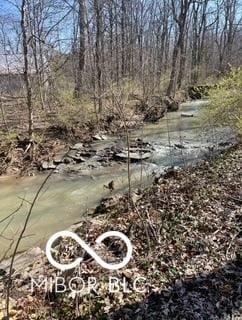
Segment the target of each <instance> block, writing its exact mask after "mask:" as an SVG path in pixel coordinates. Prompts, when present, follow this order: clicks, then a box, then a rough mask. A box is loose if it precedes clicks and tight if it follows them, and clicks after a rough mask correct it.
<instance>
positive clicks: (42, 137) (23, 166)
mask: <svg viewBox="0 0 242 320" xmlns="http://www.w3.org/2000/svg"><path fill="white" fill-rule="evenodd" d="M185 98H186V95H185V94H184V93H180V94H178V95H177V96H176V97H175V99H172V98H169V97H163V98H162V97H160V96H151V97H148V98H143V97H141V96H139V95H132V96H130V97H129V100H128V102H127V103H126V105H125V106H123V108H122V113H123V114H122V116H121V115H120V110H116V109H114V108H110V107H108V106H107V107H104V110H103V114H102V116H101V117H100V118H99V120H98V122H97V119H96V118H95V117H93V116H92V117H90V119H86V120H85V121H84V122H83V119H82V116H81V115H76V116H75V117H74V118H73V119H72V122H71V123H70V122H69V123H68V125H65V124H63V123H61V124H60V123H59V122H58V121H59V120H57V115H58V111H56V112H55V113H53V112H49V113H48V112H47V114H40V115H39V116H38V117H35V118H34V124H35V132H34V143H33V145H32V146H31V148H30V144H29V140H28V139H27V134H26V132H27V126H26V124H27V123H28V120H27V114H26V108H25V107H24V105H23V101H22V100H21V101H20V102H18V103H17V102H16V101H15V100H14V102H12V101H11V100H9V99H8V100H7V101H8V105H7V106H6V108H5V109H4V110H5V111H4V112H5V113H4V119H3V120H2V121H0V133H1V136H0V175H3V174H8V175H33V174H34V173H35V171H40V170H42V169H43V168H42V164H43V162H48V163H51V162H52V161H53V159H54V158H55V156H58V155H59V154H63V153H64V152H65V150H68V147H69V146H71V145H73V144H75V143H87V144H88V143H90V142H92V141H93V140H96V139H101V138H102V136H103V135H112V134H119V133H120V134H122V133H124V127H127V128H128V129H134V128H137V127H140V126H142V125H143V124H144V123H145V122H156V121H159V120H160V119H161V118H162V117H163V116H164V114H165V112H166V111H168V112H172V111H176V110H178V108H179V103H180V102H182V101H184V99H185ZM69 120H70V119H69ZM124 122H125V123H124Z"/></svg>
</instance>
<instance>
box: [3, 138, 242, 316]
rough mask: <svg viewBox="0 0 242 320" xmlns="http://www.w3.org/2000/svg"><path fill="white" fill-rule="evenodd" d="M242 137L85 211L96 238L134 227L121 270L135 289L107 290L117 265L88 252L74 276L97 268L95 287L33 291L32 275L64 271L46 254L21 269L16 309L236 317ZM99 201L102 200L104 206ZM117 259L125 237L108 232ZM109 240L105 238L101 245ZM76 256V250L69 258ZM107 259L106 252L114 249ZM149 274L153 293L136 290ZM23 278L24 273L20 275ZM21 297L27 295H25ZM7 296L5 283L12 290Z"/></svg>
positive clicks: (21, 312)
mask: <svg viewBox="0 0 242 320" xmlns="http://www.w3.org/2000/svg"><path fill="white" fill-rule="evenodd" d="M241 160H242V147H241V144H239V145H238V146H237V147H233V148H231V149H230V150H227V151H226V152H225V153H222V154H221V155H219V156H217V157H216V158H215V159H213V160H212V161H211V162H206V163H205V164H203V165H200V166H198V167H196V168H187V169H182V170H179V171H174V170H170V171H167V173H166V174H164V175H161V176H160V177H156V178H155V181H154V183H153V185H152V186H150V187H147V188H146V189H143V190H136V191H133V192H132V201H130V199H129V197H128V196H127V195H125V196H120V197H118V199H117V201H116V203H114V204H111V205H110V202H109V201H108V200H107V199H106V200H103V202H102V204H101V206H102V208H104V210H103V212H104V213H105V214H102V215H98V216H96V217H95V218H93V219H91V220H88V221H83V222H81V223H80V224H79V225H78V226H75V232H76V233H78V234H79V235H80V237H81V238H82V239H85V240H86V241H87V242H88V243H89V244H90V245H92V246H94V248H95V239H96V238H97V237H98V235H100V234H102V233H103V232H106V231H109V230H117V231H121V232H123V233H125V234H126V235H127V236H128V237H129V239H130V240H131V243H132V246H133V256H132V259H131V261H130V262H129V264H128V265H127V267H125V268H124V269H121V270H120V271H115V272H114V273H112V274H111V275H112V276H115V277H117V278H119V279H124V280H125V281H126V284H127V288H128V289H129V290H130V291H129V292H123V291H122V290H120V291H119V292H116V293H111V292H109V291H108V288H109V284H108V281H109V276H110V272H109V271H106V272H105V270H104V269H101V268H100V267H98V265H97V264H96V263H95V261H93V260H92V259H90V258H89V257H88V256H86V255H84V262H83V263H82V264H81V268H80V270H79V271H77V270H75V272H74V273H71V272H66V273H63V274H62V276H63V277H65V279H66V280H67V281H68V280H69V279H70V278H71V277H73V276H78V275H79V276H81V277H82V279H84V281H86V280H87V279H88V277H90V276H92V277H96V279H97V282H98V286H97V288H95V290H91V292H85V291H84V292H82V294H81V295H75V294H74V295H73V293H71V292H70V291H69V292H67V293H65V294H60V295H56V294H54V293H53V291H49V292H48V294H46V293H44V291H42V290H39V289H38V290H36V291H35V294H30V293H29V286H30V280H29V279H30V276H32V277H35V276H38V275H40V274H41V275H45V276H48V277H50V276H51V277H53V278H55V277H56V276H57V273H56V270H55V269H53V267H50V265H49V264H48V261H47V259H46V258H45V255H44V254H43V255H42V256H41V257H40V258H38V259H37V260H36V261H35V262H33V261H32V263H31V268H29V269H26V268H25V271H26V270H29V276H28V275H27V276H26V272H25V276H24V277H23V278H21V277H20V276H19V275H18V277H16V278H13V291H12V297H13V298H14V300H13V301H15V302H14V303H13V309H12V313H13V314H14V316H13V319H45V320H48V319H69V320H71V319H76V320H81V319H82V320H83V319H84V320H87V319H89V320H101V319H102V320H104V319H106V320H108V319H112V320H119V319H125V320H129V319H130V320H141V319H144V320H149V319H150V320H153V319H162V320H163V319H164V320H166V319H167V320H170V319H187V320H188V319H189V320H195V319H196V320H203V319H204V320H205V319H206V320H207V319H235V317H236V316H238V317H239V316H240V317H241V316H242V235H241V228H242V219H241V217H242V215H241V214H242V211H241V204H242V186H241V176H242V170H241V163H242V162H241ZM97 211H98V210H97ZM105 245H106V246H107V247H108V249H107V248H106V250H104V251H105V252H108V251H109V252H112V255H111V256H110V255H109V256H108V258H109V259H113V258H115V257H116V259H117V257H118V256H120V253H121V252H122V250H123V247H122V246H120V243H119V242H117V241H111V240H109V241H108V242H105ZM76 247H77V246H76V245H74V243H73V242H72V241H67V240H66V241H62V242H61V243H60V244H58V246H57V247H56V249H57V251H58V249H61V250H60V252H61V254H60V259H62V258H63V259H65V261H68V259H71V257H74V256H80V254H81V253H82V255H83V252H80V249H78V248H76ZM102 249H103V248H102ZM66 259H67V260H66ZM106 259H107V257H106ZM137 277H144V278H145V284H144V287H142V288H144V289H145V292H144V293H139V292H136V291H135V290H134V287H133V283H134V280H135V278H137ZM21 281H22V282H21ZM21 295H22V297H21V298H19V296H21ZM3 296H4V293H3Z"/></svg>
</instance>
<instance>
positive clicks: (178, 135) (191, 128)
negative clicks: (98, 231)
mask: <svg viewBox="0 0 242 320" xmlns="http://www.w3.org/2000/svg"><path fill="white" fill-rule="evenodd" d="M205 104H206V102H204V101H198V102H193V103H190V102H189V103H186V104H183V105H182V107H181V109H180V110H179V112H174V113H169V114H168V115H167V117H165V118H163V119H162V120H161V121H160V123H158V124H148V125H146V126H145V127H144V128H143V129H139V130H136V131H133V132H132V133H131V136H132V138H133V139H135V138H143V139H144V141H147V142H150V143H151V144H152V145H153V147H154V152H153V155H152V157H151V158H150V159H148V160H146V161H143V163H142V164H132V166H131V169H132V184H133V185H135V186H137V185H139V184H141V183H142V184H145V183H147V182H149V181H150V180H151V179H152V177H153V175H154V173H157V171H162V170H164V168H165V167H166V166H168V165H186V164H187V163H191V162H194V161H196V160H197V159H198V158H200V157H202V155H203V154H204V152H205V151H206V148H207V147H208V145H210V144H214V143H216V142H217V139H218V137H217V136H216V134H215V133H214V131H212V132H211V134H210V135H209V136H208V135H207V134H206V135H205V134H203V133H202V132H201V130H200V128H198V126H199V121H197V120H199V117H200V110H201V109H202V107H203V106H204V105H205ZM184 112H185V113H192V114H193V115H194V117H182V116H181V113H184ZM223 138H224V137H221V136H220V137H219V139H223ZM120 140H124V138H122V137H115V138H110V139H108V140H107V141H100V142H97V143H95V144H94V147H95V148H101V147H104V146H105V147H108V146H109V145H112V144H114V143H119V142H120ZM180 144H182V145H183V146H184V147H185V148H181V147H180ZM175 145H177V146H175ZM44 177H45V176H44V175H38V176H36V177H25V178H15V177H14V178H13V177H9V178H8V177H6V178H5V177H4V178H0V222H1V223H0V261H1V260H2V259H3V258H5V257H6V256H9V255H10V254H11V251H12V250H11V248H13V243H14V241H16V239H17V236H18V235H19V233H20V231H21V228H22V227H23V223H24V220H25V217H26V214H27V212H28V209H29V206H30V202H31V201H32V200H33V197H34V196H35V193H36V191H37V190H38V188H39V186H40V185H41V183H42V181H43V180H44ZM111 180H114V181H115V187H116V192H119V191H124V190H126V189H127V170H126V165H125V163H124V164H118V163H117V164H115V165H113V166H111V167H105V168H101V169H98V170H95V171H94V170H92V171H90V172H86V173H85V174H83V175H78V176H77V177H75V176H74V177H73V176H72V177H67V176H63V175H60V174H53V175H52V177H51V178H50V180H49V181H48V183H47V184H46V186H45V187H44V189H43V191H42V192H41V195H40V197H39V199H38V201H37V203H36V205H35V207H34V210H33V212H32V216H31V219H30V222H29V225H28V227H27V230H26V232H25V237H24V239H23V240H22V242H21V245H20V250H21V251H22V250H26V249H28V248H30V247H34V246H37V245H40V246H42V245H44V244H45V242H46V240H47V239H48V237H49V236H50V235H51V234H53V233H54V232H56V231H60V230H64V229H65V228H67V227H69V226H70V225H71V224H73V223H76V222H78V221H80V220H81V219H82V218H83V216H85V215H86V214H88V213H89V212H91V209H92V208H94V207H95V206H96V205H97V204H98V202H99V201H100V199H101V198H102V197H104V196H107V195H109V191H108V190H107V189H105V188H104V187H103V185H104V184H107V183H108V182H109V181H111ZM23 199H24V200H23ZM21 203H22V207H21V208H20V209H19V210H18V211H17V212H16V213H15V214H14V215H12V216H10V217H9V218H8V219H6V220H4V219H5V218H6V217H7V216H9V215H10V214H11V213H12V212H14V211H15V210H16V209H17V208H18V207H19V206H20V204H21ZM2 220H4V221H2Z"/></svg>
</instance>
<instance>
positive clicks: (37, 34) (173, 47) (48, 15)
mask: <svg viewBox="0 0 242 320" xmlns="http://www.w3.org/2000/svg"><path fill="white" fill-rule="evenodd" d="M4 2H5V3H6V5H7V7H8V8H9V9H7V10H6V8H5V10H3V11H2V13H1V15H0V28H1V32H0V46H1V65H0V77H1V80H0V82H1V83H2V86H1V91H2V92H1V94H2V95H3V94H6V93H7V94H11V95H13V94H14V95H17V96H24V97H26V104H27V110H28V121H29V125H28V131H29V135H30V136H31V135H32V132H33V127H34V124H33V114H34V113H35V109H36V108H40V109H42V110H46V111H48V112H49V111H51V110H53V105H56V104H57V105H58V104H63V101H62V100H64V99H65V98H66V97H68V99H69V100H72V99H74V100H78V99H79V100H83V97H87V96H88V98H90V99H91V104H93V106H94V109H93V110H95V113H96V114H97V115H100V114H101V113H102V109H103V99H104V98H105V95H107V94H108V92H109V90H110V88H113V86H115V87H116V88H119V87H123V86H124V85H125V83H126V82H129V83H132V86H133V87H134V88H138V89H139V92H141V94H142V96H143V97H148V96H150V95H153V94H159V95H167V96H171V97H174V95H175V92H176V91H177V90H180V89H181V88H183V87H184V86H187V85H188V84H192V85H195V84H197V83H205V82H212V83H213V82H215V81H216V79H217V78H218V77H220V76H221V75H223V74H225V73H226V72H227V71H228V70H230V69H231V67H236V66H239V65H240V64H241V60H242V58H241V57H242V54H241V39H242V23H241V10H242V6H241V5H242V3H241V1H239V0H216V1H212V0H204V1H200V0H177V1H176V0H172V1H169V0H129V1H128V0H122V1H118V0H64V1H63V0H22V1H19V0H15V1H8V0H5V1H4ZM17 76H20V79H21V80H22V82H21V85H20V84H19V81H18V85H17V89H16V86H13V81H15V82H16V77H17ZM13 88H14V89H13ZM82 104H83V103H82ZM84 107H85V106H84Z"/></svg>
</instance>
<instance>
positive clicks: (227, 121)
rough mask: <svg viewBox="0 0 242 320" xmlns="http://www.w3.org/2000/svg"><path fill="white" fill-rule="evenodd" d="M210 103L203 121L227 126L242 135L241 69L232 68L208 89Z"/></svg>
mask: <svg viewBox="0 0 242 320" xmlns="http://www.w3.org/2000/svg"><path fill="white" fill-rule="evenodd" d="M209 100H210V103H209V105H208V108H206V111H205V114H204V115H205V122H206V123H210V124H212V125H215V126H229V127H230V128H232V129H233V130H234V131H235V132H236V133H238V134H239V135H242V69H241V68H238V69H236V70H232V71H231V72H230V74H228V75H227V76H226V77H224V78H223V79H222V80H220V81H219V83H218V84H217V86H216V87H215V88H213V89H211V90H210V91H209Z"/></svg>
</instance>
